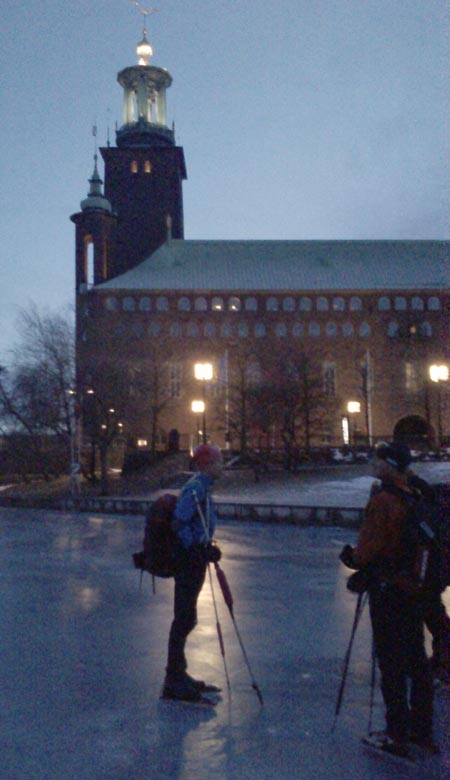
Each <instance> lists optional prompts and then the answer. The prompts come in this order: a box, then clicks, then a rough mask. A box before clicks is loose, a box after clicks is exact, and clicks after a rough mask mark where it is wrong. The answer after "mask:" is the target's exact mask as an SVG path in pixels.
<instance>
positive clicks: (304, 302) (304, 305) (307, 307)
mask: <svg viewBox="0 0 450 780" xmlns="http://www.w3.org/2000/svg"><path fill="white" fill-rule="evenodd" d="M299 309H300V311H311V309H312V300H311V298H300V305H299Z"/></svg>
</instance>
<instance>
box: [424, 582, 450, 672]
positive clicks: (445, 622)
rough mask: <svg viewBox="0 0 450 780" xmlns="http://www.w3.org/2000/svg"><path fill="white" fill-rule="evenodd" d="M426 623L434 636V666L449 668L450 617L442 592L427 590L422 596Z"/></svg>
mask: <svg viewBox="0 0 450 780" xmlns="http://www.w3.org/2000/svg"><path fill="white" fill-rule="evenodd" d="M422 606H423V616H424V621H425V625H426V627H427V628H428V630H429V632H430V634H431V636H432V649H433V659H432V660H433V666H434V667H435V668H436V669H439V668H442V669H448V667H449V665H450V618H449V617H448V615H447V611H446V609H445V607H444V605H443V603H442V599H441V593H440V591H439V590H438V589H437V588H436V589H435V590H430V591H427V592H425V593H424V594H423V596H422Z"/></svg>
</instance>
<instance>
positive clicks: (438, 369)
mask: <svg viewBox="0 0 450 780" xmlns="http://www.w3.org/2000/svg"><path fill="white" fill-rule="evenodd" d="M448 378H449V370H448V366H446V365H443V364H442V365H439V366H438V365H434V366H430V379H431V381H432V382H435V383H436V385H437V427H438V443H437V448H438V452H440V449H441V446H442V399H441V382H448Z"/></svg>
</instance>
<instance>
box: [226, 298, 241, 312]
mask: <svg viewBox="0 0 450 780" xmlns="http://www.w3.org/2000/svg"><path fill="white" fill-rule="evenodd" d="M240 310H241V301H240V299H239V298H236V296H235V295H234V296H233V297H232V298H230V299H229V301H228V311H240Z"/></svg>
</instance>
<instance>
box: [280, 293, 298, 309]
mask: <svg viewBox="0 0 450 780" xmlns="http://www.w3.org/2000/svg"><path fill="white" fill-rule="evenodd" d="M283 311H295V300H294V298H292V297H291V296H289V297H288V298H283Z"/></svg>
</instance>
